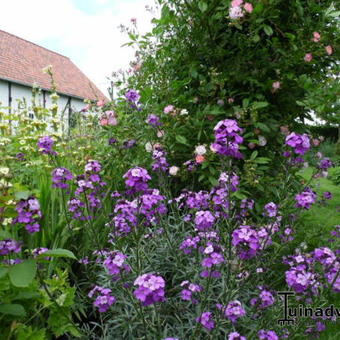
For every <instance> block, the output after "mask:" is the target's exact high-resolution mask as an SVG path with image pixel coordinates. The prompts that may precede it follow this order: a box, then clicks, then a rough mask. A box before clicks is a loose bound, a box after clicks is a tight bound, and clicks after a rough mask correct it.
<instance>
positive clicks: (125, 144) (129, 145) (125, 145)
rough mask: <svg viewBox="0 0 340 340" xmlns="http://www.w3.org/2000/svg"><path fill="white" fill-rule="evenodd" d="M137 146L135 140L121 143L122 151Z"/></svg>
mask: <svg viewBox="0 0 340 340" xmlns="http://www.w3.org/2000/svg"><path fill="white" fill-rule="evenodd" d="M136 145H137V141H136V140H135V139H129V140H126V141H124V142H123V149H131V148H133V147H134V146H136Z"/></svg>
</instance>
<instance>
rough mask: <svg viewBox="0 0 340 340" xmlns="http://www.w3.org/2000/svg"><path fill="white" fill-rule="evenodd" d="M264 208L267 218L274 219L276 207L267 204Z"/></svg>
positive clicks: (273, 204) (272, 204) (271, 203)
mask: <svg viewBox="0 0 340 340" xmlns="http://www.w3.org/2000/svg"><path fill="white" fill-rule="evenodd" d="M264 208H265V210H266V212H267V216H269V217H275V216H276V215H277V205H276V204H275V203H274V202H270V203H267V204H266V205H265V206H264Z"/></svg>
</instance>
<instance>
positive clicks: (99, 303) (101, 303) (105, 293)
mask: <svg viewBox="0 0 340 340" xmlns="http://www.w3.org/2000/svg"><path fill="white" fill-rule="evenodd" d="M95 294H96V295H97V297H96V299H95V301H94V302H93V305H94V306H96V307H97V308H98V310H99V312H101V313H103V312H106V311H107V310H108V309H109V308H110V306H111V305H113V304H114V303H115V302H116V298H115V297H114V296H112V295H111V289H109V288H103V287H100V286H95V287H94V288H93V289H92V290H91V291H90V292H89V294H88V297H90V298H92V297H93V295H95Z"/></svg>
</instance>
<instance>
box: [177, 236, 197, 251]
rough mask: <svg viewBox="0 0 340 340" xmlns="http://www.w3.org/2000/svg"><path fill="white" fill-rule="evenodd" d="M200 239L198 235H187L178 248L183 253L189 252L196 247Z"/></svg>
mask: <svg viewBox="0 0 340 340" xmlns="http://www.w3.org/2000/svg"><path fill="white" fill-rule="evenodd" d="M200 241H201V239H200V237H199V236H189V237H187V238H186V239H185V240H184V241H183V242H182V244H181V245H180V247H179V249H180V250H182V251H183V253H184V254H191V252H192V251H193V249H197V248H198V245H199V243H200Z"/></svg>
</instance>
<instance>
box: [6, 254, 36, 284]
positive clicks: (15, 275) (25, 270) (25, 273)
mask: <svg viewBox="0 0 340 340" xmlns="http://www.w3.org/2000/svg"><path fill="white" fill-rule="evenodd" d="M36 273H37V264H36V262H35V260H27V261H24V262H22V263H19V264H16V265H14V266H13V267H12V268H11V269H10V270H9V272H8V274H9V278H10V280H11V282H12V284H13V285H14V286H16V287H27V286H29V285H30V284H31V283H32V281H33V279H34V277H35V274H36Z"/></svg>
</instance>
